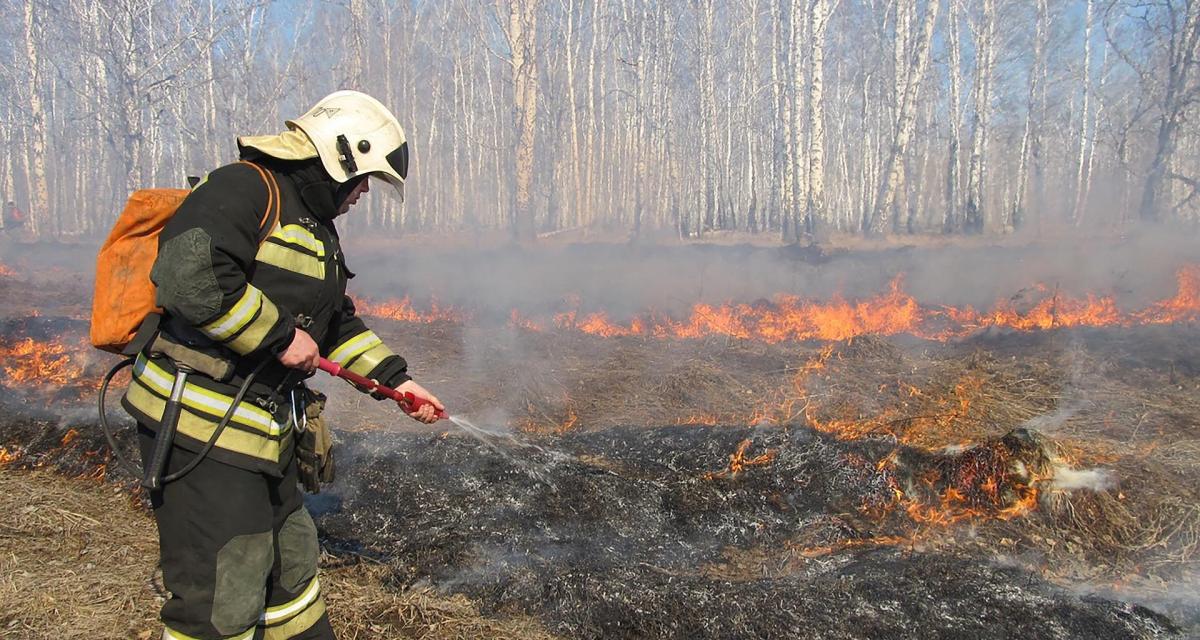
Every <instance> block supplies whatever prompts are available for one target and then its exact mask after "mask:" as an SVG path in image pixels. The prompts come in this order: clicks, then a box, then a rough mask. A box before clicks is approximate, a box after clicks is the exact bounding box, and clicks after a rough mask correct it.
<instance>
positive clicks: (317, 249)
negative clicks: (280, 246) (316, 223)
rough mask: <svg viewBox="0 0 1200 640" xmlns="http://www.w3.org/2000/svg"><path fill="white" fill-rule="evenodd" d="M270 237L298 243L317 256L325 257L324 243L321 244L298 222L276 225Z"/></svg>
mask: <svg viewBox="0 0 1200 640" xmlns="http://www.w3.org/2000/svg"><path fill="white" fill-rule="evenodd" d="M271 237H272V238H278V239H280V240H283V241H284V242H287V243H290V244H298V245H300V246H302V247H304V248H305V249H308V250H309V251H312V252H313V253H315V254H317V257H319V258H324V257H325V245H324V244H321V241H320V240H317V237H316V236H314V235H313V234H312V232H311V231H309V230H308V229H305V228H304V227H302V226H300V225H298V224H289V225H286V226H284V227H277V228H276V229H275V230H274V231H272V232H271Z"/></svg>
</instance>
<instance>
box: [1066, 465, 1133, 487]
mask: <svg viewBox="0 0 1200 640" xmlns="http://www.w3.org/2000/svg"><path fill="white" fill-rule="evenodd" d="M1116 484H1117V479H1116V476H1115V475H1114V474H1113V473H1112V472H1111V471H1109V470H1106V469H1072V468H1071V467H1069V466H1067V465H1063V464H1056V465H1054V480H1052V481H1051V483H1050V486H1051V487H1052V488H1054V489H1059V490H1062V491H1075V490H1077V489H1089V490H1091V491H1107V490H1108V489H1111V488H1113V487H1115V486H1116Z"/></svg>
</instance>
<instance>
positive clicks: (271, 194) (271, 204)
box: [239, 160, 283, 245]
mask: <svg viewBox="0 0 1200 640" xmlns="http://www.w3.org/2000/svg"><path fill="white" fill-rule="evenodd" d="M239 162H240V164H246V165H250V166H251V167H254V170H255V171H257V172H258V177H260V178H262V181H263V184H265V185H267V210H266V211H264V212H263V216H262V220H259V221H258V244H260V245H261V244H262V243H264V242H266V241H267V237H268V236H270V235H271V230H272V229H274V228H275V224H276V223H278V222H279V211H280V209H281V207H282V205H283V202H282V201H281V200H280V197H279V183H278V182H277V181H276V180H275V174H273V173H271V172H270V171H268V170H267V169H264V168H263V167H260V166H258V165H257V164H254V163H253V162H247V161H245V160H240V161H239Z"/></svg>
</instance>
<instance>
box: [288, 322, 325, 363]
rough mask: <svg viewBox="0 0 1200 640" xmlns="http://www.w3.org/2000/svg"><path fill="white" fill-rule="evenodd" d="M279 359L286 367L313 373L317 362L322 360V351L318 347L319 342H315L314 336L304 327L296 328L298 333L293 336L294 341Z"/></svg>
mask: <svg viewBox="0 0 1200 640" xmlns="http://www.w3.org/2000/svg"><path fill="white" fill-rule="evenodd" d="M279 361H280V362H282V363H283V366H285V367H291V368H293V369H300V370H301V371H303V372H305V373H312V372H313V371H316V370H317V364H318V363H319V362H320V361H321V352H320V350H318V349H317V343H316V342H313V339H312V336H310V335H308V332H307V331H305V330H303V329H296V335H295V337H293V338H292V343H291V344H289V345H288V348H287V349H286V350H285V351H284V352H283V353H281V354H279Z"/></svg>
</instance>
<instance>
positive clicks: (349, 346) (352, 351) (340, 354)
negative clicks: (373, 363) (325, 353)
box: [329, 329, 383, 365]
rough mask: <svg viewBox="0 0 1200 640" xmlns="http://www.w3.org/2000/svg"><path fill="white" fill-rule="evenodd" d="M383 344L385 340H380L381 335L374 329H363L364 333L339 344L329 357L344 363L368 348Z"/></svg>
mask: <svg viewBox="0 0 1200 640" xmlns="http://www.w3.org/2000/svg"><path fill="white" fill-rule="evenodd" d="M381 344H383V340H380V339H379V336H377V335H375V332H374V331H371V330H370V329H367V330H366V331H363V332H362V333H360V334H358V335H356V336H354V337H353V338H350V339H349V340H347V341H345V342H343V343H342V344H340V345H338V347H337V348H336V349H334V350H333V353H331V354H329V359H330V360H333V361H334V362H336V363H338V364H341V365H344V364H346V363H347V362H349V361H350V360H351V359H352V358H354V357H355V356H357V355H359V354H360V353H362V352H364V351H366V350H367V349H370V348H371V347H374V346H377V345H381Z"/></svg>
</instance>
